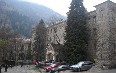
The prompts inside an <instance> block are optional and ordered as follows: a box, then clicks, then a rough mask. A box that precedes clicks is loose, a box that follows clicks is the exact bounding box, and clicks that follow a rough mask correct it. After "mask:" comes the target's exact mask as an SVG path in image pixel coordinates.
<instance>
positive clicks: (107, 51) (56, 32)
mask: <svg viewBox="0 0 116 73" xmlns="http://www.w3.org/2000/svg"><path fill="white" fill-rule="evenodd" d="M95 8H96V10H94V11H91V12H88V13H87V16H88V19H87V25H88V29H89V33H90V38H89V41H88V42H89V46H88V55H89V56H88V57H89V59H91V60H94V61H95V62H96V63H97V64H98V65H100V66H101V67H104V66H106V67H114V66H116V3H114V2H112V1H110V0H107V1H105V2H103V3H101V4H98V5H96V6H95ZM65 27H66V22H63V24H62V23H60V24H56V25H52V26H49V27H48V41H49V43H50V44H49V47H48V48H47V50H50V51H47V59H48V58H50V59H54V58H56V57H55V56H56V55H55V51H54V50H55V48H54V47H53V46H52V44H58V43H60V44H63V42H64V34H65ZM50 48H51V49H50ZM56 54H57V53H56ZM50 56H51V57H50Z"/></svg>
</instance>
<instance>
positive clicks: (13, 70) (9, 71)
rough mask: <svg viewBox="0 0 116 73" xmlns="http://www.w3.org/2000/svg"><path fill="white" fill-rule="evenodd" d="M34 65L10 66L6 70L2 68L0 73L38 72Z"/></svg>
mask: <svg viewBox="0 0 116 73" xmlns="http://www.w3.org/2000/svg"><path fill="white" fill-rule="evenodd" d="M33 68H34V65H24V66H23V67H21V66H15V67H12V68H10V67H9V68H8V69H7V72H5V69H4V68H2V71H1V73H39V71H37V70H34V69H33Z"/></svg>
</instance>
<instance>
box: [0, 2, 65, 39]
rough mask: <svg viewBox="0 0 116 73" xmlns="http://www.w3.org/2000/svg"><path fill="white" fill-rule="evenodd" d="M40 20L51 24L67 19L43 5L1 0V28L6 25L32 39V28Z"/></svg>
mask: <svg viewBox="0 0 116 73" xmlns="http://www.w3.org/2000/svg"><path fill="white" fill-rule="evenodd" d="M40 19H43V20H44V21H45V22H46V23H50V22H55V21H58V20H61V19H65V17H64V16H61V15H60V14H58V13H56V12H54V11H53V10H51V9H50V8H47V7H45V6H42V5H38V4H33V3H28V2H23V1H20V0H0V26H3V25H6V26H8V27H10V28H12V29H13V31H14V32H16V33H19V34H21V35H23V36H27V37H30V36H31V29H32V27H34V26H35V25H36V24H38V22H39V20H40Z"/></svg>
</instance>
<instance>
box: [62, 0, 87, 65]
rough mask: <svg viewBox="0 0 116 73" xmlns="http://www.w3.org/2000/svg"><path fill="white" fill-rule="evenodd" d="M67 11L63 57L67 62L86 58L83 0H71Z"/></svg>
mask: <svg viewBox="0 0 116 73" xmlns="http://www.w3.org/2000/svg"><path fill="white" fill-rule="evenodd" d="M69 9H70V10H69V12H68V20H67V27H66V36H65V40H66V42H65V43H64V49H63V50H62V52H63V56H64V57H63V59H64V60H65V61H66V62H69V63H77V62H78V61H81V60H86V52H85V51H86V50H87V41H88V33H87V28H86V9H85V8H84V6H83V0H72V2H71V6H70V8H69Z"/></svg>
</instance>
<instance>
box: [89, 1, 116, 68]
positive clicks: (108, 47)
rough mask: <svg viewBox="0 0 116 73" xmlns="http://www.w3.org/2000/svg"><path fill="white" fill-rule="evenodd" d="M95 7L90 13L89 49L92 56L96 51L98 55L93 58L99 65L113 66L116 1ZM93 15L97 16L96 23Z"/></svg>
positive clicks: (115, 37) (115, 60) (115, 61)
mask: <svg viewBox="0 0 116 73" xmlns="http://www.w3.org/2000/svg"><path fill="white" fill-rule="evenodd" d="M95 7H96V10H95V11H94V12H93V13H92V12H90V13H88V16H89V20H88V25H89V29H90V41H89V48H88V50H89V51H90V52H89V53H90V54H91V56H92V54H94V53H95V52H96V57H95V56H94V57H93V58H94V59H95V61H96V63H97V65H99V67H102V68H103V67H104V66H105V67H104V68H112V67H115V65H116V47H115V46H116V41H115V40H116V25H115V24H116V3H113V2H111V1H110V0H108V1H105V2H103V3H101V4H99V5H96V6H95ZM92 17H95V18H96V20H95V23H94V18H92ZM94 33H95V34H94ZM92 34H93V35H92ZM94 55H95V54H94Z"/></svg>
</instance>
